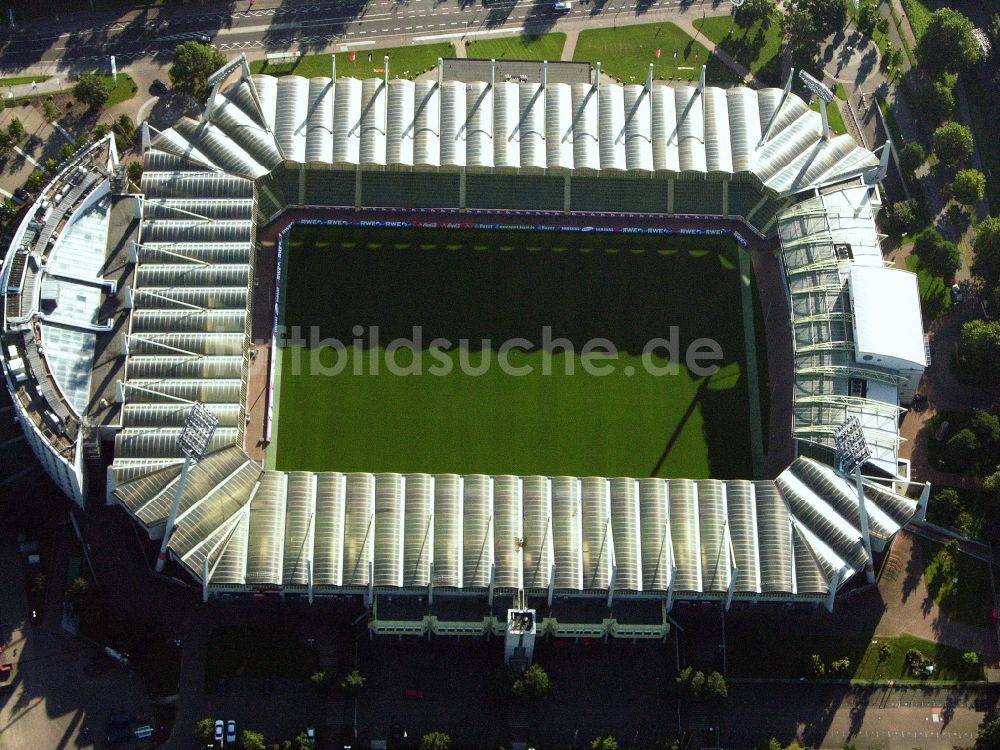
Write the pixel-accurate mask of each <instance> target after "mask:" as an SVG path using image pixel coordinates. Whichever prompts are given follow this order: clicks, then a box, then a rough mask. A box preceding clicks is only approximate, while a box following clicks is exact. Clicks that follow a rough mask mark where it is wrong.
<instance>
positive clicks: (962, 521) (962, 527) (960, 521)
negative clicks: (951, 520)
mask: <svg viewBox="0 0 1000 750" xmlns="http://www.w3.org/2000/svg"><path fill="white" fill-rule="evenodd" d="M955 528H956V529H958V531H959V533H961V534H964V535H965V536H975V535H976V533H977V531H976V530H977V528H979V523H978V522H977V521H976V519H975V517H973V515H972V514H971V513H969V511H967V510H963V511H960V512H959V514H958V515H957V516H955Z"/></svg>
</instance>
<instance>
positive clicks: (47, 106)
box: [42, 96, 59, 122]
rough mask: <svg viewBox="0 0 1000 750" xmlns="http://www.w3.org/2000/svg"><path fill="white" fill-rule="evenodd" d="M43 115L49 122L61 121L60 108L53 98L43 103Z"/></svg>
mask: <svg viewBox="0 0 1000 750" xmlns="http://www.w3.org/2000/svg"><path fill="white" fill-rule="evenodd" d="M42 113H43V114H44V115H45V119H46V120H47V121H48V122H55V121H56V120H58V119H59V108H58V107H57V106H56V105H55V103H54V102H53V101H52V97H51V96H50V97H48V98H46V99H45V101H44V102H42Z"/></svg>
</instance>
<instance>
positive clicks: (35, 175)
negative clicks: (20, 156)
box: [24, 169, 45, 193]
mask: <svg viewBox="0 0 1000 750" xmlns="http://www.w3.org/2000/svg"><path fill="white" fill-rule="evenodd" d="M44 178H45V175H43V174H42V173H41V171H39V170H37V169H36V170H35V171H33V172H32V173H31V174H29V175H28V179H26V180H25V181H24V188H25V190H27V191H29V192H31V193H33V192H35V191H36V190H38V188H40V187H41V186H42V180H43V179H44Z"/></svg>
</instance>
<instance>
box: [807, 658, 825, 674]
mask: <svg viewBox="0 0 1000 750" xmlns="http://www.w3.org/2000/svg"><path fill="white" fill-rule="evenodd" d="M809 669H810V671H811V672H812V676H813V677H815V678H816V679H819V678H820V677H823V676H824V675H825V674H826V666H825V665H824V664H823V660H822V659H821V658H820V656H819V654H809Z"/></svg>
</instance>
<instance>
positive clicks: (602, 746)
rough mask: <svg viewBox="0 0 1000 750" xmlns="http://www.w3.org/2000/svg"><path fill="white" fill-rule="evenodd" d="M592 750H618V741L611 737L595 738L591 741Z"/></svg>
mask: <svg viewBox="0 0 1000 750" xmlns="http://www.w3.org/2000/svg"><path fill="white" fill-rule="evenodd" d="M590 750H618V740H616V739H615V738H614V737H612V736H611V735H608V736H607V737H595V738H594V739H592V740H591V741H590Z"/></svg>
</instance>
